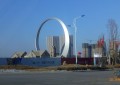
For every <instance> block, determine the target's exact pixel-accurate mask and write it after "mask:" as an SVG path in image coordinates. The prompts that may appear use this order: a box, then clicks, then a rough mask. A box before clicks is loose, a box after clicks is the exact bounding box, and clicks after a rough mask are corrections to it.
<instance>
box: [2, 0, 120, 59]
mask: <svg viewBox="0 0 120 85" xmlns="http://www.w3.org/2000/svg"><path fill="white" fill-rule="evenodd" d="M119 9H120V0H0V57H11V55H12V54H13V53H14V52H16V51H26V52H28V53H29V52H30V51H31V50H35V37H36V34H37V30H38V28H39V26H40V24H41V22H42V21H44V20H45V19H47V18H49V17H58V18H59V19H61V20H62V21H63V22H64V23H65V24H66V25H67V26H68V25H72V26H73V19H74V18H75V17H78V16H81V15H85V17H82V18H80V19H78V20H77V23H76V24H77V28H78V30H77V51H82V43H84V42H91V43H96V42H97V40H98V38H99V36H100V35H103V34H104V36H105V40H107V41H108V35H109V34H108V33H109V32H108V28H107V24H108V20H109V19H114V20H115V21H116V23H117V25H118V27H119V25H120V10H119ZM119 29H120V28H119ZM68 30H69V33H70V35H74V28H73V27H68ZM119 32H120V30H119ZM119 32H118V33H119ZM58 35H63V30H62V29H61V26H60V25H59V23H58V22H56V21H49V22H47V23H46V24H45V25H44V26H43V28H42V30H41V33H40V39H39V40H40V48H41V49H46V37H47V36H58Z"/></svg>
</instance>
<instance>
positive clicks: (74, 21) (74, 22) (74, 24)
mask: <svg viewBox="0 0 120 85" xmlns="http://www.w3.org/2000/svg"><path fill="white" fill-rule="evenodd" d="M84 16H85V15H81V16H79V17H75V18H74V19H73V26H74V28H75V35H74V36H75V58H76V64H77V48H76V33H77V26H76V22H77V20H78V19H79V18H81V17H84Z"/></svg>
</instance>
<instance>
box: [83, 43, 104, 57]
mask: <svg viewBox="0 0 120 85" xmlns="http://www.w3.org/2000/svg"><path fill="white" fill-rule="evenodd" d="M82 51H83V52H82V57H86V58H88V57H94V54H99V55H101V56H106V45H105V42H104V46H98V44H89V43H83V44H82Z"/></svg>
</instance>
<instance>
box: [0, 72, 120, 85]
mask: <svg viewBox="0 0 120 85" xmlns="http://www.w3.org/2000/svg"><path fill="white" fill-rule="evenodd" d="M113 76H114V75H113V71H91V70H90V71H89V70H88V71H54V70H53V71H43V72H39V71H37V72H34V71H32V72H30V71H18V70H17V71H16V70H15V71H14V70H12V71H9V70H7V71H0V85H120V82H117V81H110V80H109V79H110V78H112V77H113Z"/></svg>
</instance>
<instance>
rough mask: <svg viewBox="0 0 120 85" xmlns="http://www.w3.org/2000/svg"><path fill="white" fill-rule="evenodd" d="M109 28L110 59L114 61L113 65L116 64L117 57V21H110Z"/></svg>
mask: <svg viewBox="0 0 120 85" xmlns="http://www.w3.org/2000/svg"><path fill="white" fill-rule="evenodd" d="M108 28H109V52H110V58H111V59H112V64H115V63H116V57H117V48H116V41H117V39H118V25H117V24H116V22H115V20H113V19H109V20H108Z"/></svg>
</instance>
